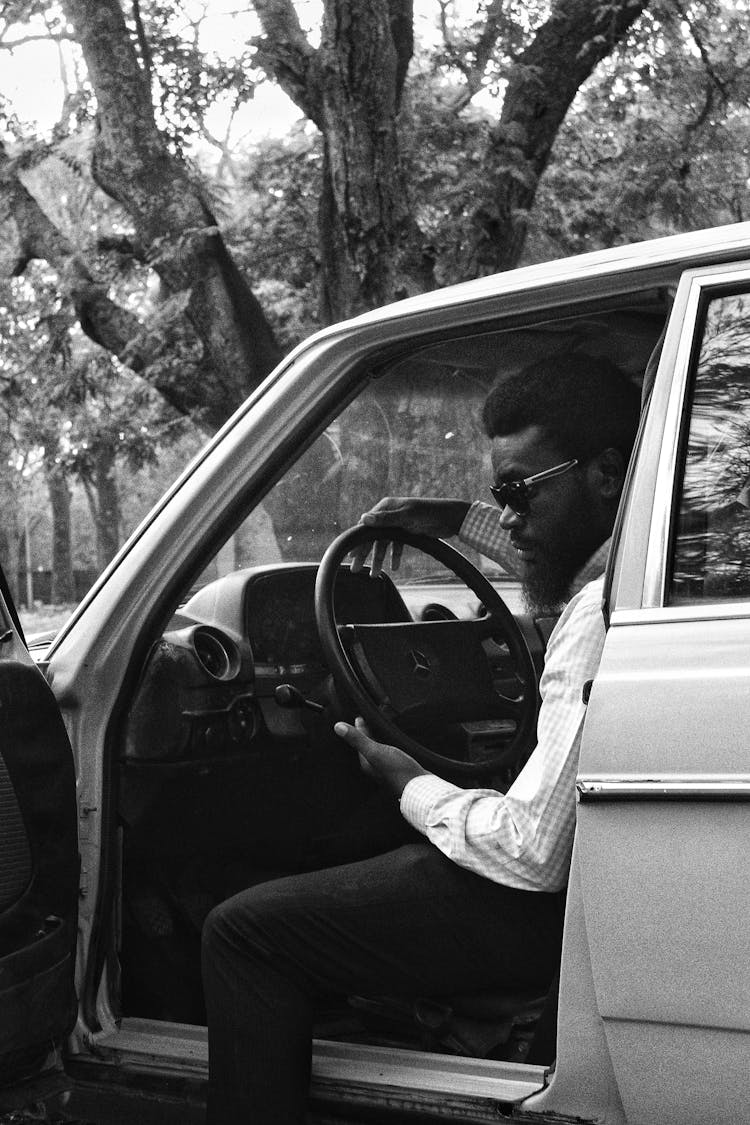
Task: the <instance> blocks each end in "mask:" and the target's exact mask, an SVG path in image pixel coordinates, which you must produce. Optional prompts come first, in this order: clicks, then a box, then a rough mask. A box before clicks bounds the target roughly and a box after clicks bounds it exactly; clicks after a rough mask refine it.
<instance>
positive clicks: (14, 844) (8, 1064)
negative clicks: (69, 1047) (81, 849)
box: [0, 572, 79, 1114]
mask: <svg viewBox="0 0 750 1125" xmlns="http://www.w3.org/2000/svg"><path fill="white" fill-rule="evenodd" d="M78 869H79V858H78V838H77V817H76V789H75V769H74V764H73V754H72V750H71V747H70V742H69V741H68V736H67V733H66V730H65V727H64V725H63V721H62V718H61V716H60V712H59V710H58V706H57V703H56V701H55V698H54V696H53V694H52V691H51V690H50V688H49V685H48V684H47V682H46V680H45V679H44V676H43V675H42V673H41V672H40V671H39V669H38V668H37V667H36V666H35V664H34V662H33V661H32V659H31V657H30V656H29V654H28V652H27V650H26V646H25V644H24V640H23V634H22V632H21V627H20V623H19V620H18V616H17V614H16V612H15V609H14V607H13V604H12V601H11V597H10V593H9V590H8V586H7V582H6V581H5V577H4V575H2V572H0V1114H2V1113H5V1112H8V1111H9V1110H13V1109H17V1108H20V1107H22V1106H23V1105H25V1104H29V1103H31V1102H33V1101H39V1100H41V1099H43V1098H45V1097H47V1096H50V1095H52V1094H54V1093H56V1092H57V1091H58V1090H59V1089H60V1088H61V1087H62V1086H63V1085H64V1075H63V1073H62V1070H61V1065H60V1061H59V1045H60V1043H61V1041H62V1039H63V1038H64V1036H65V1035H66V1033H67V1032H68V1031H70V1029H71V1027H72V1025H73V1023H74V1021H75V1014H76V998H75V988H74V965H75V946H76V930H77V925H76V923H77V902H78Z"/></svg>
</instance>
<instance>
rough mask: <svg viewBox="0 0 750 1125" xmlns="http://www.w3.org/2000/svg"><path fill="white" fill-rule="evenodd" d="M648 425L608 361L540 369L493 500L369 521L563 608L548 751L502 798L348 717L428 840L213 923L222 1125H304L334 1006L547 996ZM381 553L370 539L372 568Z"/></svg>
mask: <svg viewBox="0 0 750 1125" xmlns="http://www.w3.org/2000/svg"><path fill="white" fill-rule="evenodd" d="M638 415H639V395H638V392H637V390H636V388H635V387H634V386H633V384H632V383H630V382H629V381H628V380H627V379H626V378H625V377H624V376H623V375H622V373H621V372H620V371H619V370H618V369H617V368H615V367H614V366H613V365H612V364H611V363H609V362H608V361H606V360H605V359H602V358H593V357H589V356H586V355H583V354H576V353H570V354H565V355H560V356H555V357H553V358H550V359H546V360H543V361H541V362H538V363H535V364H533V365H531V366H530V367H528V368H526V369H524V370H523V371H520V372H518V373H517V374H515V375H513V376H509V377H505V378H504V379H502V380H501V381H500V382H499V383H498V384H497V385H496V386H495V387H494V388H493V390H492V391H491V392H490V394H489V396H488V398H487V401H486V403H485V406H484V412H483V421H484V426H485V430H486V432H487V435H488V437H489V439H490V441H491V443H492V466H493V472H494V483H493V485H492V486H491V487H492V492H493V495H494V498H495V501H496V506H494V507H493V506H491V505H486V504H483V503H479V502H475V503H473V504H468V503H466V502H463V501H459V500H453V499H411V498H410V499H404V498H396V499H394V498H387V499H385V500H382V501H381V502H380V503H378V504H377V505H376V506H375V507H374V508H373V509H372V510H371V511H370V512H368V513H366V514H365V515H364V516H363V517H362V522H363V523H364V524H366V525H368V526H370V527H373V528H375V529H377V527H378V526H393V525H397V526H399V527H401V528H403V529H405V530H408V531H412V532H420V533H424V534H428V535H433V536H438V537H450V536H454V535H457V536H458V537H459V538H460V539H461V540H462V541H463V542H464V543H466V544H468V545H470V546H472V547H475V548H478V549H479V550H480V551H481V552H482V553H484V554H485V555H487V556H489V557H490V558H492V559H493V560H495V561H497V562H499V563H501V564H502V565H503V566H504V567H505V568H506V569H507V570H510V571H511V572H515V573H517V574H518V575H519V576H520V578H521V579H522V582H523V588H524V592H525V597H526V600H527V603H528V606H529V609H530V611H531V612H533V613H534V614H537V615H539V614H543V615H549V614H557V613H560V614H561V616H560V618H559V621H558V622H557V624H556V626H555V628H554V630H553V632H552V635H551V637H550V640H549V644H548V646H547V651H546V656H545V667H544V672H543V675H542V678H541V682H540V694H541V700H542V702H541V707H540V711H539V718H538V725H537V744H536V748H535V749H534V751H533V752H532V754H531V756H530V757H529V759H528V761H527V763H526V765H525V766H524V768H523V769H522V770H521V772H520V773H519V775H518V777H517V779H516V780H515V782H514V783H513V784H512V785H511V787H510V788H509V790H508V791H507V793H504V794H503V793H500V792H497V791H496V790H492V789H484V788H472V789H464V788H461V787H459V786H457V785H454V784H452V783H451V782H448V781H445V780H443V779H442V778H439V777H436V776H435V775H434V774H431V773H430V772H429V771H427V770H425V769H424V768H423V767H422V766H421V765H419V763H417V762H416V761H415V760H414V759H413V758H411V757H410V756H409V755H407V754H405V753H404V752H403V751H401V750H399V749H397V748H395V747H393V746H387V745H384V744H382V743H378V742H376V741H374V740H373V739H372V738H370V737H369V734H368V732H367V730H366V728H365V727H364V725H363V724H362V722H361V720H358V721H357V724H356V725H355V726H350V725H348V724H346V723H337V724H336V733H337V734H338V735H340V737H341V738H342V739H343V740H344V741H345V742H347V743H348V744H349V745H350V746H351V747H352V748H353V749H354V750H356V751H357V752H358V753H359V755H360V757H361V758H362V759H363V761H364V762H365V763H366V766H367V768H369V769H370V770H371V771H372V772H373V773H374V774H375V775H376V776H377V777H378V779H379V781H380V782H381V783H382V784H383V785H384V786H386V787H387V788H388V789H389V790H390V791H391V792H392V793H393V796H394V798H395V799H397V800H398V801H399V804H400V809H401V812H402V814H403V816H404V817H405V818H406V820H407V821H408V822H409V823H410V824H411V825H412V826H413V827H414V828H415V829H417V830H418V832H419V833H421V834H422V837H424V839H422V840H419V839H418V840H417V842H416V843H413V844H408V845H405V846H404V847H401V848H399V849H397V850H395V851H392V852H389V853H387V854H385V855H381V856H376V857H374V858H372V859H367V860H364V861H362V862H359V863H353V864H347V865H345V866H343V867H336V868H332V869H328V870H324V871H317V872H312V873H309V874H304V875H298V876H292V877H289V878H285V879H280V880H276V881H273V882H269V883H265V884H262V885H260V886H255V887H252V888H250V889H249V890H247V891H243V892H241V893H240V894H238V895H236V896H235V897H234V898H232V899H230V900H228V901H227V902H224V903H222V904H221V905H220V906H218V907H217V908H215V909H214V910H213V911H212V913H211V914H210V915H209V917H208V920H207V922H206V925H205V927H204V934H203V965H204V985H205V993H206V1004H207V1011H208V1030H209V1066H210V1089H209V1110H208V1120H209V1122H210V1123H211V1125H232V1123H235V1122H236V1123H238V1125H239V1123H240V1122H242V1123H243V1125H246V1123H249V1122H258V1123H259V1125H274V1123H277V1122H278V1123H279V1125H281V1123H283V1125H292V1123H295V1122H303V1121H304V1120H305V1108H306V1102H307V1094H308V1088H309V1079H310V1059H311V1038H312V1020H313V1009H314V1005H315V1003H316V1002H317V1001H318V1000H320V998H322V997H326V996H333V995H337V996H346V995H350V994H356V993H360V994H362V993H364V994H367V995H388V996H400V997H415V996H440V995H443V996H445V995H450V994H451V993H457V992H462V993H469V992H480V991H487V990H493V989H498V988H501V987H507V988H509V989H522V988H525V987H528V986H538V987H539V988H540V990H541V989H543V988H546V987H548V986H549V984H550V982H551V981H552V979H553V977H554V974H555V972H556V969H557V966H558V963H559V956H560V945H561V939H562V901H563V897H564V893H565V887H566V883H567V878H568V869H569V865H570V856H571V848H572V843H573V833H574V828H575V776H576V770H577V762H578V750H579V744H580V737H581V729H582V725H583V719H584V715H585V700H584V695H583V690H584V685H585V684H586V683H587V682H588V681H590V680H591V679H593V677H594V675H595V674H596V671H597V667H598V664H599V660H600V656H601V652H602V646H603V643H604V620H603V616H602V580H603V570H604V565H605V560H606V556H607V550H608V540H609V537H610V535H611V532H612V527H613V524H614V519H615V513H616V510H617V505H618V501H619V497H620V493H621V491H622V486H623V481H624V473H625V467H626V465H627V462H628V459H629V456H630V452H631V448H632V445H633V441H634V438H635V432H636V427H637V423H638ZM384 549H385V544H378V545H377V546H376V548H375V552H374V557H373V564H372V565H373V569H375V570H377V569H378V568H379V566H380V565H381V564H382V560H383V555H384ZM359 562H360V563H361V559H360V560H359ZM355 565H356V563H355Z"/></svg>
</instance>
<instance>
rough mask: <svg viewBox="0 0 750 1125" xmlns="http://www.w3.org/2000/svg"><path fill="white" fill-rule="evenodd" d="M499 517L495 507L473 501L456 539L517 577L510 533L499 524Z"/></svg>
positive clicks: (516, 563) (516, 561)
mask: <svg viewBox="0 0 750 1125" xmlns="http://www.w3.org/2000/svg"><path fill="white" fill-rule="evenodd" d="M501 516H502V512H501V510H500V509H499V508H498V507H497V505H494V504H483V503H482V502H481V501H480V500H475V501H474V503H473V504H472V505H471V507H470V508H469V510H468V512H467V513H466V516H465V517H464V522H463V523H462V524H461V527H460V529H459V532H458V537H459V539H460V540H461V542H462V543H465V544H466V545H467V547H474V549H475V550H477V551H480V552H481V554H483V555H486V556H487V558H488V559H492V560H493V562H496V563H499V565H500V566H501V567H502V568H503V570H506V571H507V572H508V574H513V575H518V556H517V555H516V552H515V549H514V547H513V546H512V544H511V541H510V533H509V532H508V531H506V529H505V528H504V527H503V526H502V525H501V523H500V517H501Z"/></svg>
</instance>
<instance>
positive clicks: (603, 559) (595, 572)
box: [570, 538, 612, 595]
mask: <svg viewBox="0 0 750 1125" xmlns="http://www.w3.org/2000/svg"><path fill="white" fill-rule="evenodd" d="M611 546H612V539H611V538H609V539H606V540H605V541H604V543H602V545H601V547H597V549H596V550H595V551H594V553H593V555H592V556H591V558H590V559H588V560H587V562H585V563H584V564H583V566H582V567H581V569H580V570H579V571H578V573H577V574H576V576H575V578H574V579H573V582H572V583H571V587H570V592H571V595H573V594H577V593H578V591H579V590H582V589H583V587H584V586H585V585H586V583H587V582H592V581H593V580H594V578H601V576H602V574H604V571H605V569H606V566H607V556H608V555H609V549H610V547H611Z"/></svg>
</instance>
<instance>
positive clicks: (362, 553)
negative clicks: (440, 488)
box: [351, 496, 470, 578]
mask: <svg viewBox="0 0 750 1125" xmlns="http://www.w3.org/2000/svg"><path fill="white" fill-rule="evenodd" d="M469 507H470V505H469V503H468V501H466V500H451V499H446V498H443V497H431V498H430V497H428V498H423V497H414V496H386V497H384V499H382V500H379V501H378V503H377V504H376V505H375V506H374V508H371V509H370V511H369V512H365V513H364V514H363V515H362V516H360V519H359V523H360V525H361V526H363V527H399V528H401V530H402V531H410V532H412V534H415V535H429V536H431V537H432V538H433V539H449V538H450V537H451V536H453V535H457V534H458V532H459V530H460V528H461V524H462V523H463V522H464V519H465V518H466V513H467V512H468V510H469ZM388 546H389V540H387V539H383V540H380V539H378V540H376V541H375V542H374V543H373V544H369V543H368V544H365V545H363V546H362V547H361V548H360V549H359V550H356V551H353V552H352V555H353V558H352V564H351V569H352V571H353V572H354V573H355V574H356V573H357V571H360V570H361V569H362V567H363V566H364V564H365V561H366V559H367V556H368V555H369V553H370V548H371V547H372V561H371V563H370V574H371V575H372V577H373V578H377V576H378V575H379V574H380V572H381V571H382V569H383V562H384V561H385V556H386V553H387V551H388ZM390 546H391V569H392V570H398V567H399V563H400V562H401V555H402V552H403V548H404V545H403V543H399V542H396V541H394V542H392V543H391V544H390Z"/></svg>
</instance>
